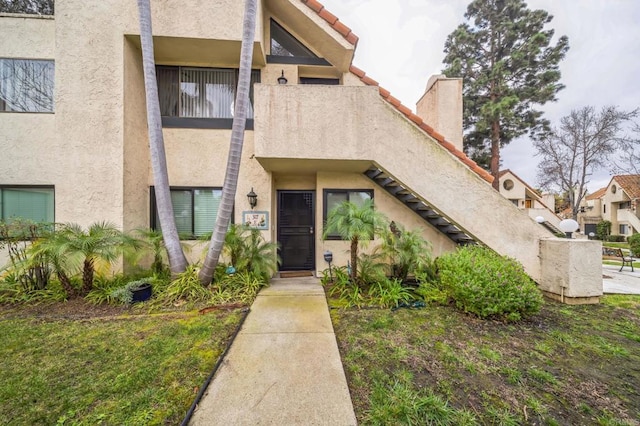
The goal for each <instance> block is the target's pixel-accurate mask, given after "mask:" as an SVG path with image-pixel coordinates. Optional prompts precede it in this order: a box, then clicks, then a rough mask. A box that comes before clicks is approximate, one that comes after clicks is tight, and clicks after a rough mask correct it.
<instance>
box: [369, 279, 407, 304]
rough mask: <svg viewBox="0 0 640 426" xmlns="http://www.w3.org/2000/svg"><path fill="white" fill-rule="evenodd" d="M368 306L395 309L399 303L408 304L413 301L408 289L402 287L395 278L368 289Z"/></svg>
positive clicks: (382, 281)
mask: <svg viewBox="0 0 640 426" xmlns="http://www.w3.org/2000/svg"><path fill="white" fill-rule="evenodd" d="M368 296H369V299H370V304H371V305H373V306H379V307H381V308H397V307H398V305H400V304H401V303H409V302H410V301H412V300H413V299H414V297H413V294H412V293H411V291H410V290H409V289H407V288H406V287H403V286H402V281H400V280H399V279H397V278H393V279H383V280H380V281H378V282H376V283H374V284H372V285H371V287H369V292H368Z"/></svg>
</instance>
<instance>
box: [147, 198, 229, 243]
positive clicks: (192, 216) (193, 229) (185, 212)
mask: <svg viewBox="0 0 640 426" xmlns="http://www.w3.org/2000/svg"><path fill="white" fill-rule="evenodd" d="M151 197H152V199H151V201H152V206H153V209H154V215H155V218H154V223H152V224H151V226H152V228H155V229H159V230H161V228H160V218H159V217H158V210H157V206H156V203H155V193H154V191H153V189H152V191H151ZM221 198H222V190H221V189H214V188H183V189H177V188H172V189H171V203H172V204H173V217H174V219H175V221H176V228H178V234H180V235H181V236H182V237H184V238H192V237H199V236H201V235H204V234H206V233H209V232H212V231H213V227H214V226H215V223H216V218H217V217H218V208H219V207H220V199H221Z"/></svg>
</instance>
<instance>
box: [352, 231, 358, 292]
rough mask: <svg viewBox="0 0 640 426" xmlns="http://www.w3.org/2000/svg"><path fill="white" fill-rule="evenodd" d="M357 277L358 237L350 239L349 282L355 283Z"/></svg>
mask: <svg viewBox="0 0 640 426" xmlns="http://www.w3.org/2000/svg"><path fill="white" fill-rule="evenodd" d="M357 277H358V239H357V238H352V239H351V282H352V283H353V284H355V283H356V278H357Z"/></svg>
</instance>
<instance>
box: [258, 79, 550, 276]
mask: <svg viewBox="0 0 640 426" xmlns="http://www.w3.org/2000/svg"><path fill="white" fill-rule="evenodd" d="M255 94H256V132H255V133H256V136H255V137H256V157H258V158H298V159H305V158H307V159H345V160H371V161H372V162H374V163H377V164H379V165H380V166H381V167H383V168H384V169H386V170H387V171H389V172H390V173H391V174H393V175H394V176H395V177H396V178H397V179H398V181H400V182H402V183H404V184H405V185H407V186H408V187H410V188H411V189H413V190H414V191H415V192H416V193H417V194H419V195H420V196H422V197H424V198H425V199H426V200H427V201H428V202H430V203H432V204H433V205H434V206H435V207H436V208H438V209H439V210H441V211H443V212H444V213H445V214H446V215H447V216H448V217H449V218H450V219H451V220H452V221H453V222H455V223H457V224H459V225H460V226H462V227H463V229H466V230H467V231H468V232H470V233H471V234H472V235H474V236H475V237H476V238H478V240H480V241H481V242H483V243H485V244H487V245H488V246H490V247H492V248H493V249H495V250H496V251H498V252H499V253H501V254H504V255H507V256H511V257H514V258H517V259H518V260H520V261H521V262H522V263H523V265H524V266H525V268H526V270H527V272H528V273H529V274H530V275H531V276H532V277H533V278H534V279H536V280H537V279H540V278H541V274H540V264H539V259H538V253H539V249H538V242H539V239H540V238H543V237H547V236H548V232H547V231H546V230H544V229H543V228H542V227H540V226H539V225H538V224H537V223H535V222H534V221H533V220H532V219H530V218H529V217H528V216H527V215H526V214H524V213H523V212H521V211H519V210H518V209H517V208H516V207H515V206H514V205H513V204H511V203H510V202H509V201H508V200H506V199H505V198H504V197H502V196H501V195H500V194H498V193H497V192H495V191H494V190H493V189H492V188H491V186H490V185H488V184H487V183H486V182H485V181H484V180H482V179H481V178H480V177H479V176H477V175H476V174H475V173H474V172H472V171H471V170H469V168H467V167H466V166H465V165H464V164H462V163H461V162H460V161H458V160H457V159H455V158H454V157H453V156H452V155H451V154H450V153H449V152H448V151H446V150H445V149H444V148H442V147H441V146H440V145H439V144H437V143H436V142H435V141H433V140H432V139H430V138H429V137H428V136H427V135H426V134H425V133H423V132H422V131H421V130H420V129H419V128H417V127H416V126H414V125H413V124H412V123H411V122H409V121H408V120H406V119H405V118H404V117H402V116H401V115H400V114H399V113H398V112H397V111H395V110H394V109H393V108H392V107H391V106H390V105H388V104H386V103H385V102H384V101H383V100H382V99H381V98H380V96H379V95H378V89H377V88H376V87H345V86H333V87H318V86H313V87H312V86H307V87H305V86H287V87H281V86H280V87H279V86H266V85H257V86H256V89H255Z"/></svg>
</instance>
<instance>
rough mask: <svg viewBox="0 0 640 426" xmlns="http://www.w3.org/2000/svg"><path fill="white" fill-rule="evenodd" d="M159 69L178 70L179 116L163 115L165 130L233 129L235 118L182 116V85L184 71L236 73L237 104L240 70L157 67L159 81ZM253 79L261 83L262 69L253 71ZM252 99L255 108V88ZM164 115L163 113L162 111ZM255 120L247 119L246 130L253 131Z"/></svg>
mask: <svg viewBox="0 0 640 426" xmlns="http://www.w3.org/2000/svg"><path fill="white" fill-rule="evenodd" d="M159 69H167V70H168V69H171V70H177V78H178V80H177V82H174V83H175V84H177V96H178V99H177V102H178V104H177V114H178V115H161V120H162V127H163V128H169V129H171V128H174V129H231V128H232V127H233V117H232V118H223V117H184V116H181V115H180V113H181V104H180V100H181V98H182V97H181V93H182V92H181V84H182V70H183V69H185V70H203V71H204V70H209V71H230V70H231V71H234V83H235V86H234V90H233V100H234V102H235V98H236V94H237V92H238V78H239V72H240V70H239V69H238V68H223V67H193V66H186V65H185V66H182V65H161V64H158V65H156V80H157V79H158V77H157V75H158V74H159V73H158V70H159ZM251 74H252V77H253V76H254V75H255V81H254V82H253V84H255V83H260V81H261V78H262V72H261V70H260V69H255V68H252V69H251ZM157 84H158V95H159V96H161V93H160V91H161V89H160V87H161V85H160V82H159V81H157ZM249 97H250V99H249V102H250V103H251V106H252V107H253V104H254V102H253V99H252V97H253V87H251V89H250V95H249ZM161 113H162V111H161ZM253 123H254V120H253V118H247V120H246V125H245V129H246V130H253V129H254V126H253Z"/></svg>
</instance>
